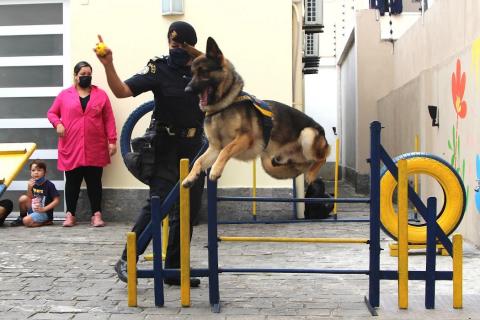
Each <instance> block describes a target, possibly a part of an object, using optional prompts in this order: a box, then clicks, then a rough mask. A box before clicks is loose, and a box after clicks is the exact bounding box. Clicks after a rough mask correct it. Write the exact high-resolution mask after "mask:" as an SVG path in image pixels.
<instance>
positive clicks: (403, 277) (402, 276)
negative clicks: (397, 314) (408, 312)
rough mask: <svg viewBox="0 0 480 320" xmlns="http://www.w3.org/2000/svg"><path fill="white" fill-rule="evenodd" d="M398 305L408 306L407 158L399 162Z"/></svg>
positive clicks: (403, 307) (405, 307)
mask: <svg viewBox="0 0 480 320" xmlns="http://www.w3.org/2000/svg"><path fill="white" fill-rule="evenodd" d="M398 307H399V308H400V309H407V308H408V174H407V160H400V161H399V162H398Z"/></svg>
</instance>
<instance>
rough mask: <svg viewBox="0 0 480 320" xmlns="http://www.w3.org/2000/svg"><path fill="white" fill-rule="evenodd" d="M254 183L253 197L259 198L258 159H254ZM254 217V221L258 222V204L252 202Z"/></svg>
mask: <svg viewBox="0 0 480 320" xmlns="http://www.w3.org/2000/svg"><path fill="white" fill-rule="evenodd" d="M252 163H253V177H252V179H253V183H252V197H254V198H255V197H256V196H257V159H253V162H252ZM252 216H253V220H257V202H256V201H252Z"/></svg>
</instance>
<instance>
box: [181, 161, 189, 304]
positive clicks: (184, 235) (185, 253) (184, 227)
mask: <svg viewBox="0 0 480 320" xmlns="http://www.w3.org/2000/svg"><path fill="white" fill-rule="evenodd" d="M187 175H188V159H182V160H180V181H183V179H185V178H186V177H187ZM180 303H181V305H182V307H190V190H189V189H187V188H184V187H183V186H182V185H181V184H180Z"/></svg>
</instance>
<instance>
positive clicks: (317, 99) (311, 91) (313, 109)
mask: <svg viewBox="0 0 480 320" xmlns="http://www.w3.org/2000/svg"><path fill="white" fill-rule="evenodd" d="M333 63H335V61H333ZM305 113H306V114H307V115H309V116H310V117H312V118H313V119H314V120H315V121H317V122H318V123H319V124H320V125H321V126H322V127H323V128H324V129H325V135H326V137H327V141H328V143H329V144H330V146H331V147H332V151H331V153H330V156H329V157H328V159H327V161H328V162H335V139H336V137H335V136H334V134H333V130H332V127H337V68H336V65H335V64H333V65H332V64H331V63H330V65H322V66H320V67H319V69H318V74H314V75H305ZM337 129H338V127H337Z"/></svg>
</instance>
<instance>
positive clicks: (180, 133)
mask: <svg viewBox="0 0 480 320" xmlns="http://www.w3.org/2000/svg"><path fill="white" fill-rule="evenodd" d="M157 131H158V132H162V133H166V134H167V135H169V136H172V137H178V138H194V137H196V136H197V135H199V134H200V133H201V132H202V129H201V128H178V127H174V126H168V125H164V124H158V125H157Z"/></svg>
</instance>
